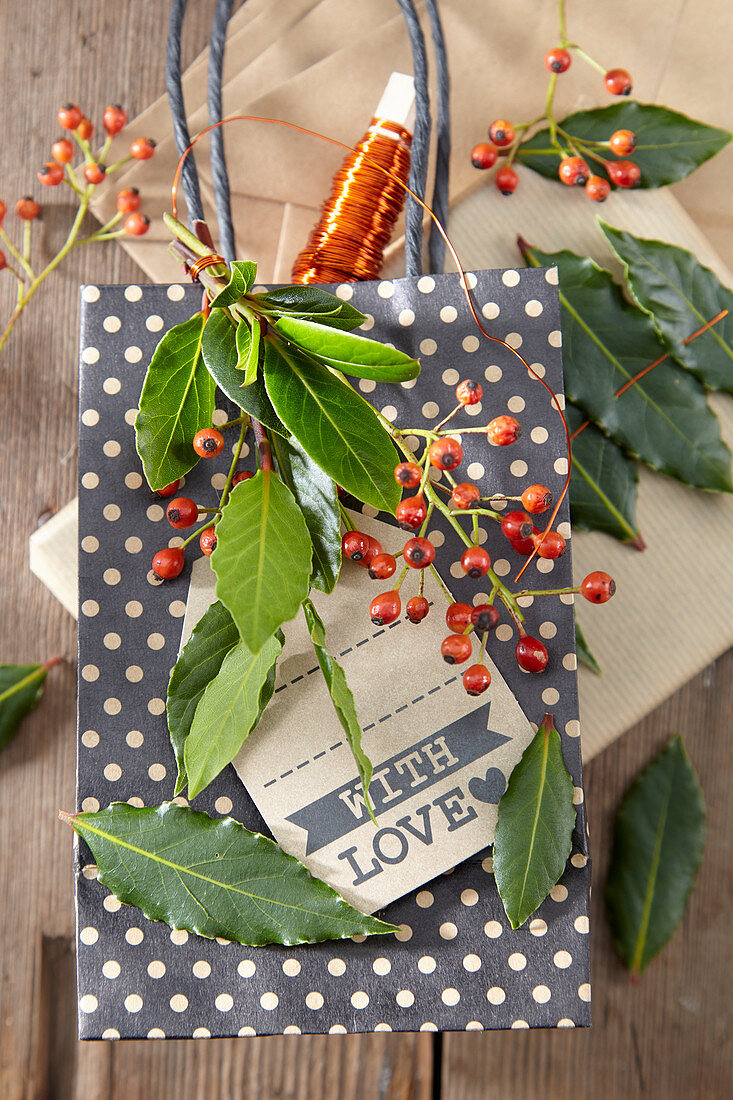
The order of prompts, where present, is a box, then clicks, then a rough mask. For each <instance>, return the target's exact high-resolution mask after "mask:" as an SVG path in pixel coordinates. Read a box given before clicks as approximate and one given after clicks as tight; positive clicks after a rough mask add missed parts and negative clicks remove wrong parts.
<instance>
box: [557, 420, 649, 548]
mask: <svg viewBox="0 0 733 1100" xmlns="http://www.w3.org/2000/svg"><path fill="white" fill-rule="evenodd" d="M621 400H623V398H621ZM565 419H566V420H567V422H568V427H569V428H570V431H571V433H572V432H574V431H576V430H577V429H578V428H579V427H580V426H581V424H583V423H584V421H585V416H584V415H583V414H582V413H581V411H580V410H579V409H577V408H576V407H575V406H574V405H568V406H567V408H566V409H565ZM571 447H572V452H571V453H572V456H573V464H572V468H571V473H570V517H571V519H572V522H573V527H576V528H577V529H578V530H580V531H605V532H606V534H608V535H613V537H614V538H617V539H619V540H620V541H621V542H632V543H636V545H637V546H639V547H640V548H643V545H644V543H643V540H642V538H641V535H640V533H639V529H638V526H637V522H636V498H637V492H638V484H639V472H638V470H637V467H636V463H635V462H634V460H633V459H632V458H629V457H628V455H626V454H625V453H624V452H623V451H622V450H621V448H620V447H619V446H617V445H616V444H615V443H614V442H613V440H612V439H609V438H608V437H607V436H605V435H603V433H602V432H600V431H599V430H598V428H596V427H594V426H593V424H588V426H587V427H585V428H583V431H582V432H580V433H579V434H578V435H577V436H576V437H575V439H574V440H573V441H572V444H571Z"/></svg>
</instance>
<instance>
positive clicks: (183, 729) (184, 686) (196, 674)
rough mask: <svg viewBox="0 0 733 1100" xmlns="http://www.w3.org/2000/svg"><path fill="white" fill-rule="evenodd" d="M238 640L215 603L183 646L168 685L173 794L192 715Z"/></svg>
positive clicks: (182, 772)
mask: <svg viewBox="0 0 733 1100" xmlns="http://www.w3.org/2000/svg"><path fill="white" fill-rule="evenodd" d="M238 641H239V631H238V630H237V628H236V626H235V625H234V620H233V619H232V617H231V615H230V614H229V612H228V611H227V609H226V607H224V604H223V603H220V602H219V601H218V600H217V601H216V603H212V605H211V606H210V607H208V608H207V609H206V611H205V613H204V614H203V615H202V617H201V618H200V619H199V621H198V622H197V623H196V626H195V627H194V628H193V633H192V634H191V637H190V638H189V639H188V641H187V642H186V644H185V646H184V647H183V651H182V653H181V655H180V657H179V658H178V660H177V661H176V664H175V667H174V668H173V671H172V673H171V678H170V680H169V682H168V698H167V700H166V711H167V715H168V732H169V734H170V739H171V744H172V746H173V751H174V753H175V756H176V764H177V766H178V777H177V779H176V789H175V793H176V794H180V793H181V791H182V790H183V788H184V787H185V786H186V782H187V776H186V765H185V762H184V756H183V753H184V746H185V744H186V738H187V737H188V734H189V732H190V729H191V723H192V722H193V716H194V714H195V713H196V707H197V706H198V704H199V700H200V699H201V696H202V695H203V694H204V691H205V690H206V687H207V686H208V684H209V683H211V681H212V680H213V679H214V677H215V676H216V675H217V673H218V672H219V669H220V668H221V666H222V662H223V660H224V658H225V657H226V655H227V653H229V651H230V650H231V649H233V648H234V646H235V645H236V644H237V643H238Z"/></svg>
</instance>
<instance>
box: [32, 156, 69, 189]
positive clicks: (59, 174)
mask: <svg viewBox="0 0 733 1100" xmlns="http://www.w3.org/2000/svg"><path fill="white" fill-rule="evenodd" d="M63 178H64V170H63V168H62V167H61V165H60V164H57V162H56V161H55V160H50V161H48V163H47V164H44V166H43V168H42V169H41V171H40V172H39V173H38V180H39V182H40V183H42V184H43V185H44V187H58V185H59V184H60V183H61V181H62V180H63Z"/></svg>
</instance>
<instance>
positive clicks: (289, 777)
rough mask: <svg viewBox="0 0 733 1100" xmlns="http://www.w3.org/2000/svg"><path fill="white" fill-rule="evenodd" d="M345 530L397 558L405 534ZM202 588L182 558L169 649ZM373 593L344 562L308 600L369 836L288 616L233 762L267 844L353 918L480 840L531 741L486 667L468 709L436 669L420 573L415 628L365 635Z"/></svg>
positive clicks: (334, 730)
mask: <svg viewBox="0 0 733 1100" xmlns="http://www.w3.org/2000/svg"><path fill="white" fill-rule="evenodd" d="M354 522H355V523H358V524H359V528H360V530H363V531H365V532H366V533H367V534H369V535H373V536H374V538H376V539H378V540H379V542H380V543H381V544H382V546H383V548H384V549H385V550H386V551H388V552H390V553H392V552H394V553H395V554H396V555H399V552H400V547H401V546H402V545H404V541H405V538H406V537H407V536H406V535H404V534H403V532H401V531H400V530H399V529H398V528H395V527H393V526H388V525H387V524H385V523H382V522H380V521H378V520H373V519H372V520H370V519H367V518H365V517H364V516H361V515H355V516H354ZM215 582H216V577H215V576H214V573H213V571H212V570H211V567H210V564H209V560H208V559H207V558H203V559H201V560H199V561H198V562H196V563H195V565H194V568H193V570H192V575H191V589H190V592H189V597H188V606H187V609H186V618H185V620H184V625H183V636H182V639H181V641H182V644H185V642H186V640H187V639H188V637H189V635H190V633H191V631H192V629H193V627H194V626H195V624H196V622H197V621H198V619H199V618H200V617H201V615H202V614H203V612H204V611H205V610H206V608H207V607H208V606H209V604H210V603H212V602H213V601H214V600H215V598H216V597H215V595H214V586H215ZM375 584H376V582H375V581H373V580H371V578H370V577H369V574H368V573H367V571H366V569H362V568H361V567H360V566H358V565H355V564H353V563H345V565H344V568H343V570H342V573H341V577H340V579H339V583H338V584H337V586H336V589H335V591H334V593H332V594H331V595H330V596H323V595H322V594H320V593H317V592H316V593H314V595H313V602H314V604H315V606H316V610H317V611H318V613H319V615H320V616H321V618H322V620H323V623H324V625H325V628H326V638H327V640H328V645H329V650H330V651H331V652H332V653H333V655H334V657H336V659H337V660H338V661H339V663H340V664H341V666H342V668H343V669H344V672H345V673H346V678H347V681H348V683H349V686H350V688H351V690H352V692H353V693H354V700H355V703H356V710H357V714H358V715H359V720H360V723H361V726H362V729H363V732H364V737H363V741H362V745H363V747H364V750H365V752H366V753H367V755H368V756H369V757H370V759H371V761H372V764H373V765H374V774H373V778H372V782H371V785H370V794H371V798H372V801H373V804H374V811H375V815H376V817H377V826H375V825H374V823H373V822H372V820H371V818H370V817H369V814H368V812H367V810H366V807H365V803H364V798H363V788H362V785H361V783H360V782H359V778H358V773H357V771H356V766H355V764H354V759H353V756H352V753H351V749H350V748H349V745H348V742H347V741H346V738H345V736H344V731H343V728H342V726H341V724H340V722H339V720H338V717H337V716H336V713H335V711H334V709H333V704H332V702H331V699H330V696H329V694H328V690H327V688H326V684H325V681H324V679H323V676H322V675H321V671H320V668H319V666H318V662H317V660H316V659H315V657H314V653H313V647H312V644H311V640H310V635H309V633H308V630H307V627H306V625H305V620H304V619H303V618H302V617H301V618H298V619H296V620H295V621H294V622H293V623H290V624H288V627H287V631H286V641H285V648H284V649H283V652H282V656H281V657H280V659H279V661H278V667H277V677H276V681H275V685H276V686H275V693H274V695H273V698H272V701H271V703H270V704H269V706H268V708H267V710H266V711H265V713H264V715H263V717H262V719H261V720H260V723H259V725H258V726H257V729H256V732H255V734H254V735H253V736H252V737H251V738H249V740H248V741H247V743H246V744H245V746H244V748H243V749H242V751H241V752H240V754H239V756H238V757H237V758H236V760H235V761H234V767H235V769H236V771H237V774H238V775H239V778H240V779H241V780H242V782H243V783H244V785H245V787H246V788H247V790H248V792H249V794H250V795H251V797H252V798H253V799H254V801H255V803H256V804H257V808H258V809H259V811H260V813H261V814H262V816H263V817H264V819H265V821H266V822H267V824H268V826H269V828H270V829H271V831H272V833H273V835H274V837H275V839H276V840H277V841H278V842H279V843H280V844H281V845H282V846H283V848H285V850H286V851H288V852H290V854H291V855H294V856H296V857H297V858H298V859H300V860H301V862H303V863H305V865H306V866H307V867H308V869H309V870H310V871H311V872H312V873H313V874H314V875H316V877H318V878H322V879H323V880H324V881H326V882H328V884H329V885H330V886H333V888H334V890H337V891H338V892H339V893H340V894H341V895H342V896H343V897H345V898H346V900H347V901H349V902H350V903H351V904H352V905H354V906H356V907H357V908H359V909H362V910H364V911H365V912H374V910H375V909H381V908H383V907H384V906H385V905H387V904H388V903H389V902H390V901H394V899H395V898H398V897H401V896H402V895H403V894H406V893H407V892H408V891H410V890H413V889H415V888H416V887H418V886H421V885H422V884H423V883H424V882H427V881H428V880H429V879H432V878H435V876H436V875H437V874H440V873H441V872H443V871H447V870H449V869H450V868H451V867H455V865H456V864H457V863H461V862H462V861H463V860H464V859H466V858H467V857H468V856H472V855H474V854H475V852H477V851H478V850H479V849H481V848H484V847H486V845H487V843H491V840H492V839H493V834H494V827H495V825H496V817H497V803H498V801H499V798H500V797H501V795H502V794H503V793H504V790H505V789H506V784H507V780H508V777H509V775H510V774H511V771H512V768H513V767H514V765H515V764H516V763H517V761H518V760H519V758H520V756H521V754H522V752H523V751H524V749H525V748H526V746H527V745H528V743H529V742H530V741H531V739H532V737H533V735H534V729H533V728H532V726H531V725H530V722H529V720H528V719H527V717H526V715H525V714H524V713H523V711H522V708H521V706H520V705H519V703H518V701H517V699H516V698H515V696H514V695H513V694H512V692H511V690H510V689H509V686H508V685H507V683H506V681H505V680H504V678H503V676H502V675H501V673H500V672H499V670H498V668H497V667H496V665H495V664H494V662H493V661H492V660H491V659H490V658H489V660H488V664H487V667H488V668H489V671H490V672H491V685H490V687H489V689H488V691H487V692H486V693H485V694H484V695H481V696H478V697H477V698H473V699H471V698H470V697H469V696H467V695H466V694H465V692H464V691H463V690H462V687H461V682H460V680H461V673H462V671H463V670H462V668H461V667H459V666H456V667H451V666H449V665H446V663H445V662H444V661H443V659H442V657H441V655H440V643H441V641H442V640H443V638H444V637H445V634H446V626H445V617H444V616H445V607H446V606H447V604H446V599H445V596H444V595H443V593H442V592H441V590H440V588H439V586H438V583H437V582H436V580H435V579H434V578H433V576H432V575H431V574H430V573H428V574H427V575H426V578H425V596H426V597H427V599H428V600H429V601H430V603H431V612H430V613H429V614H428V616H427V618H426V619H425V620H424V622H422V623H420V625H419V628H418V627H416V626H415V625H414V624H411V623H409V622H407V621H406V620H405V618H404V616H403V617H402V618H401V619H398V621H397V622H396V623H393V624H392V625H391V626H389V627H375V626H373V625H372V623H370V622H369V618H368V616H367V615H366V614H365V611H366V609H367V607H368V606H369V603H370V601H371V600H372V598H373V596H374V594H375ZM376 588H377V590H378V589H379V585H378V584H376Z"/></svg>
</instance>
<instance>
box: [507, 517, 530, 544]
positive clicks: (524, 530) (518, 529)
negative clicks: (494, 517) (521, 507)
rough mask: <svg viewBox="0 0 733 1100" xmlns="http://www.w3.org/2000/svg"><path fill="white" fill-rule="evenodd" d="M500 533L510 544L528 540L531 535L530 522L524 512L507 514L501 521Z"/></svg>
mask: <svg viewBox="0 0 733 1100" xmlns="http://www.w3.org/2000/svg"><path fill="white" fill-rule="evenodd" d="M501 533H502V535H504V537H505V538H507V539H509V541H510V542H516V541H517V540H518V539H526V538H529V536H530V535H531V534H532V520H531V519H530V517H529V516H528V515H527V513H526V512H507V514H506V515H505V516H504V518H503V519H502V521H501Z"/></svg>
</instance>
